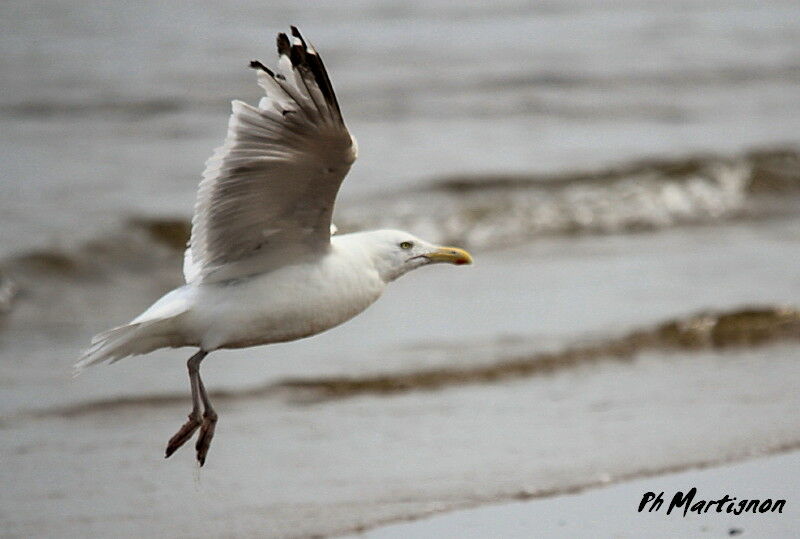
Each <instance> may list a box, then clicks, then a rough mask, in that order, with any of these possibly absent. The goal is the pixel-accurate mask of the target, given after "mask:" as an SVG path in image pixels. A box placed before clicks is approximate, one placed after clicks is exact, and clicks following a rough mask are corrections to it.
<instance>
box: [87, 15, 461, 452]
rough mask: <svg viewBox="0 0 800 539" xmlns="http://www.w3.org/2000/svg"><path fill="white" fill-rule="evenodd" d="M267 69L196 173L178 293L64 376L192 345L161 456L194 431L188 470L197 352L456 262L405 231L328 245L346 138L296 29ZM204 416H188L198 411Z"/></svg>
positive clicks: (331, 310) (257, 340) (374, 295)
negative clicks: (182, 403)
mask: <svg viewBox="0 0 800 539" xmlns="http://www.w3.org/2000/svg"><path fill="white" fill-rule="evenodd" d="M278 52H279V55H280V59H279V67H280V72H279V73H277V74H276V73H273V72H272V71H271V70H269V69H268V68H266V67H265V66H263V64H261V63H260V62H255V61H254V62H252V63H251V67H254V68H256V69H258V71H259V84H260V85H261V86H262V87H263V88H264V90H265V91H266V93H267V97H265V98H263V99H262V100H261V102H260V103H259V106H258V107H257V108H256V107H252V106H250V105H247V104H245V103H242V102H239V101H234V103H233V114H232V115H231V119H230V121H229V124H228V136H227V138H226V141H225V144H224V145H223V146H221V147H220V148H219V149H217V150H216V151H215V153H214V155H213V156H212V157H211V159H209V161H208V162H207V163H206V170H205V173H204V174H203V181H202V182H201V183H200V188H199V190H198V197H197V203H196V206H195V215H194V219H193V221H192V235H191V239H190V243H189V248H188V249H187V251H186V256H185V260H184V276H185V278H186V284H185V285H184V286H182V287H180V288H177V289H175V290H173V291H171V292H169V293H167V294H166V295H164V296H163V297H162V298H161V299H159V300H158V301H156V302H155V303H154V304H153V305H152V306H151V307H150V308H148V309H147V310H146V311H145V312H143V313H142V314H141V315H139V316H138V317H137V318H135V319H133V320H132V321H131V322H130V323H128V324H125V325H123V326H120V327H117V328H114V329H111V330H109V331H106V332H104V333H101V334H99V335H97V336H95V338H94V339H92V346H91V347H90V348H89V349H88V350H87V351H86V352H85V353H84V355H83V357H82V358H81V360H80V361H79V362H78V364H77V367H78V368H82V367H85V366H87V365H92V364H95V363H99V362H103V361H110V362H114V361H117V360H119V359H122V358H124V357H127V356H131V355H137V354H145V353H148V352H151V351H153V350H156V349H159V348H166V347H173V348H176V347H182V346H194V347H197V348H199V352H197V353H196V354H195V355H194V356H192V358H190V360H189V363H188V366H189V379H190V382H191V389H192V398H193V403H194V406H193V409H192V412H191V413H190V414H189V421H187V422H186V423H185V424H184V425H183V427H182V428H181V429H180V430H179V431H178V432H177V433H176V434H175V436H173V438H172V439H171V440H170V442H169V444H168V447H167V456H170V455H171V454H172V453H173V452H174V451H175V450H177V449H178V448H179V447H180V446H181V445H183V444H184V443H185V442H186V441H187V440H188V439H189V438H191V436H192V435H193V434H194V433H195V431H196V430H197V429H198V428H199V429H200V436H199V437H198V441H197V458H198V460H199V461H200V464H201V465H202V464H203V463H204V462H205V457H206V453H207V451H208V448H209V446H210V443H211V438H212V437H213V434H214V427H215V424H216V421H217V415H216V413H215V412H214V410H213V408H212V407H211V404H210V402H209V399H208V395H207V393H206V391H205V387H204V386H203V382H202V379H201V378H200V371H199V368H200V362H201V361H202V360H203V358H204V357H205V356H206V355H207V354H208V353H209V352H211V351H213V350H218V349H221V348H244V347H250V346H256V345H261V344H270V343H277V342H286V341H292V340H296V339H300V338H303V337H308V336H311V335H316V334H318V333H321V332H323V331H325V330H328V329H330V328H332V327H335V326H337V325H339V324H342V323H343V322H346V321H347V320H349V319H351V318H353V317H354V316H356V315H357V314H359V313H360V312H362V311H363V310H364V309H366V308H367V307H369V306H370V305H371V304H372V303H373V302H375V301H376V300H377V299H378V298H379V297H380V295H381V294H382V293H383V290H384V288H385V287H386V285H387V284H388V283H390V282H391V281H393V280H395V279H396V278H398V277H400V276H401V275H403V274H404V273H406V272H408V271H411V270H413V269H416V268H418V267H420V266H423V265H427V264H430V263H436V262H448V263H453V264H468V263H470V262H471V258H470V256H469V254H468V253H466V252H465V251H463V250H461V249H457V248H454V247H437V246H435V245H431V244H430V243H427V242H425V241H423V240H420V239H418V238H416V237H414V236H412V235H411V234H409V233H407V232H401V231H396V230H378V231H370V232H359V233H354V234H345V235H341V236H332V235H331V232H332V230H333V227H332V224H331V215H332V211H333V203H334V200H335V197H336V194H337V192H338V189H339V185H340V184H341V182H342V180H343V179H344V176H345V175H346V174H347V171H348V170H349V168H350V165H351V164H352V163H353V161H354V160H355V158H356V155H357V150H356V144H355V140H354V139H353V138H352V137H351V136H350V134H349V132H348V131H347V128H346V127H345V125H344V120H343V119H342V116H341V112H340V110H339V105H338V103H337V101H336V97H335V95H334V93H333V87H332V86H331V84H330V80H329V79H328V76H327V73H326V72H325V68H324V66H323V65H322V61H321V59H320V58H319V55H318V54H317V52H316V50H314V49H313V47H311V45H310V44H308V43H306V42H305V40H303V38H302V37H301V36H300V33H299V32H298V31H297V29H296V28H294V27H293V28H292V39H291V40H290V39H289V38H288V37H287V36H286V35H285V34H279V36H278ZM201 403H202V407H203V409H204V413H203V414H202V415H201V414H200V407H201V406H200V405H201Z"/></svg>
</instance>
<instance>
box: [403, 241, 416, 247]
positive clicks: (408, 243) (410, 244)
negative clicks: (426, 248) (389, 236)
mask: <svg viewBox="0 0 800 539" xmlns="http://www.w3.org/2000/svg"><path fill="white" fill-rule="evenodd" d="M412 247H414V244H413V243H411V242H410V241H404V242H403V243H401V244H400V248H401V249H411V248H412Z"/></svg>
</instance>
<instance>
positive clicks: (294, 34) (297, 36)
mask: <svg viewBox="0 0 800 539" xmlns="http://www.w3.org/2000/svg"><path fill="white" fill-rule="evenodd" d="M291 29H292V35H293V36H294V37H296V38H297V39H299V40H300V43H302V44H303V48H304V49H307V48H308V45H306V40H305V39H303V36H301V35H300V30H298V29H297V26H294V25H292V26H291Z"/></svg>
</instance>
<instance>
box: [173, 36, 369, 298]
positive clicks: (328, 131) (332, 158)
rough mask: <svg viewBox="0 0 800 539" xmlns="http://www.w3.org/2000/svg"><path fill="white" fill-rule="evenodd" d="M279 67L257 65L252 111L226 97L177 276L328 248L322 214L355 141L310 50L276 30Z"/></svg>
mask: <svg viewBox="0 0 800 539" xmlns="http://www.w3.org/2000/svg"><path fill="white" fill-rule="evenodd" d="M278 54H279V60H278V72H277V73H274V72H272V71H271V70H270V69H268V68H267V67H265V66H264V65H263V64H261V63H260V62H257V61H253V62H251V64H250V66H251V67H253V68H255V69H256V70H257V72H258V83H259V85H260V86H261V87H262V88H263V89H264V91H265V92H266V97H264V98H262V99H261V101H260V103H259V105H258V107H253V106H251V105H248V104H246V103H243V102H241V101H234V102H233V113H232V114H231V117H230V120H229V122H228V134H227V138H226V139H225V143H224V144H223V145H222V146H221V147H220V148H217V149H216V150H215V152H214V154H213V155H212V157H211V158H210V159H209V160H208V162H207V163H206V170H205V172H204V173H203V180H202V181H201V182H200V188H199V190H198V194H197V203H196V204H195V212H194V218H193V219H192V235H191V239H190V242H189V249H188V250H187V253H186V257H185V263H184V274H185V276H186V280H187V282H191V281H194V280H197V279H202V280H203V281H206V282H208V281H218V280H223V279H231V278H235V277H241V276H244V275H247V274H252V273H258V272H261V271H267V270H269V269H272V268H274V267H276V266H279V265H283V264H286V263H290V262H291V261H292V260H294V259H296V258H297V257H300V256H307V255H308V254H309V253H315V252H323V251H324V250H325V249H327V248H328V246H329V244H330V234H331V214H332V213H333V205H334V201H335V199H336V194H337V192H338V191H339V186H340V185H341V183H342V180H344V177H345V175H346V174H347V171H348V170H349V169H350V165H351V164H352V163H353V161H355V158H356V154H357V147H356V143H355V139H353V138H352V137H351V136H350V133H349V132H348V131H347V127H346V126H345V124H344V120H343V119H342V114H341V111H340V110H339V104H338V102H337V101H336V95H335V94H334V92H333V87H332V86H331V83H330V80H329V79H328V75H327V72H326V71H325V67H324V65H323V64H322V60H321V59H320V57H319V54H317V52H316V50H314V48H313V47H312V46H311V45H310V44H309V43H307V42H306V41H305V40H304V39H303V38H302V37H301V35H300V32H298V31H297V28H295V27H292V37H291V38H290V37H288V36H287V35H286V34H279V35H278Z"/></svg>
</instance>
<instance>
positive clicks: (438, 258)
mask: <svg viewBox="0 0 800 539" xmlns="http://www.w3.org/2000/svg"><path fill="white" fill-rule="evenodd" d="M425 256H426V257H427V258H429V259H430V260H431V262H448V263H450V264H455V265H457V266H462V265H464V264H472V255H470V254H469V253H468V252H466V251H465V250H464V249H459V248H458V247H439V248H438V249H436V250H435V251H433V252H431V253H428V254H427V255H425Z"/></svg>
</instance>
